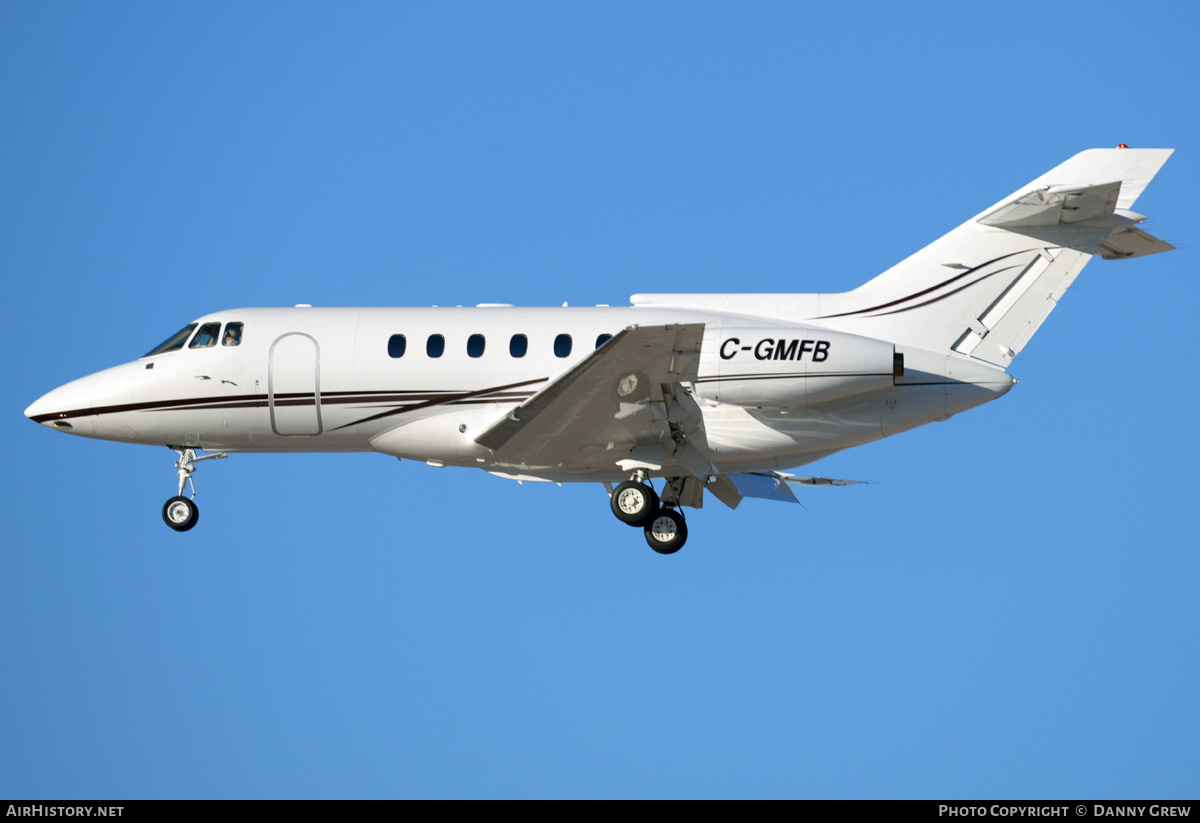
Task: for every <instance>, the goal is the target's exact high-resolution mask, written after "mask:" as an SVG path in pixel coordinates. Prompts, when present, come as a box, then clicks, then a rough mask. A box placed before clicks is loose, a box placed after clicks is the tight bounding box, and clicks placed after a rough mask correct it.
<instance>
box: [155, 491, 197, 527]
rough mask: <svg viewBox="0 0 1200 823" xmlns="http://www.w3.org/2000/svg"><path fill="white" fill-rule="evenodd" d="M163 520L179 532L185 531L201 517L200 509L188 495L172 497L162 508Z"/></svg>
mask: <svg viewBox="0 0 1200 823" xmlns="http://www.w3.org/2000/svg"><path fill="white" fill-rule="evenodd" d="M162 518H163V522H164V523H166V524H167V525H168V526H170V527H171V528H172V529H174V530H175V531H177V532H185V531H187V530H188V529H190V528H191V527H192V526H195V525H196V522H197V521H198V520H199V519H200V510H199V509H198V508H196V504H195V503H193V502H192V501H191V500H188V499H187V498H186V497H172V498H171V499H170V500H168V501H167V502H166V503H163V508H162Z"/></svg>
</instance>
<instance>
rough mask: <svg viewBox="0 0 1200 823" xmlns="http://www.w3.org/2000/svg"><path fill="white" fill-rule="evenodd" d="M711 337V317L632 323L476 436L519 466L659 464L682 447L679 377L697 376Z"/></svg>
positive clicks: (683, 379)
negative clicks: (675, 431)
mask: <svg viewBox="0 0 1200 823" xmlns="http://www.w3.org/2000/svg"><path fill="white" fill-rule="evenodd" d="M703 336H704V324H703V323H691V324H675V325H669V326H633V327H630V328H628V329H625V330H624V331H622V332H621V333H620V334H618V335H617V336H616V337H614V338H613V339H612V340H610V341H608V342H607V343H605V344H604V345H603V346H601V347H600V348H599V349H597V350H596V351H594V352H592V353H591V354H590V355H588V356H587V357H586V358H585V359H584V360H582V361H580V362H579V363H578V364H576V365H575V366H574V367H573V368H571V369H570V370H569V371H568V372H567V373H566V374H563V375H562V376H560V377H559V378H558V379H556V380H554V381H553V382H552V383H550V384H549V385H548V386H546V387H545V388H544V389H542V390H541V391H540V392H538V393H537V394H535V395H534V396H533V397H530V398H529V399H528V400H526V401H525V402H524V403H522V404H521V405H520V406H518V407H517V408H515V409H513V410H512V411H511V412H509V413H508V414H507V415H505V416H504V417H502V418H501V419H500V420H497V421H496V422H495V423H494V424H492V425H491V426H490V427H489V428H488V429H487V431H485V432H483V434H481V435H479V437H477V438H475V442H477V443H479V444H480V445H482V446H485V447H487V448H489V449H492V450H493V451H495V452H496V457H497V458H498V459H499V460H500V461H501V462H503V463H510V464H516V465H538V466H556V467H562V468H566V469H572V468H579V469H587V468H593V469H594V468H600V467H603V466H606V465H611V466H614V467H616V466H617V464H618V461H621V460H623V459H625V458H627V457H628V458H630V459H635V460H637V461H642V458H643V456H652V457H653V458H656V459H650V460H649V462H651V463H658V462H659V460H661V459H664V458H666V457H669V456H670V455H672V454H674V453H675V451H676V445H677V444H676V442H675V440H674V439H673V438H672V426H675V427H676V428H678V427H679V423H678V422H676V421H674V420H673V419H672V418H675V417H678V416H679V415H678V414H677V413H676V410H675V408H674V406H675V405H676V402H675V401H673V399H672V398H673V395H676V394H677V384H679V383H681V382H692V381H694V380H695V379H696V371H697V368H698V366H699V362H700V343H701V340H702V339H703ZM689 423H690V424H691V425H692V426H698V425H700V421H689ZM659 444H661V446H662V448H661V449H660V448H658V445H659ZM635 447H639V448H638V451H637V452H636V453H633V454H631V452H632V451H633V449H634V448H635ZM651 452H653V453H654V454H653V455H651ZM659 455H661V457H659ZM643 462H644V461H643Z"/></svg>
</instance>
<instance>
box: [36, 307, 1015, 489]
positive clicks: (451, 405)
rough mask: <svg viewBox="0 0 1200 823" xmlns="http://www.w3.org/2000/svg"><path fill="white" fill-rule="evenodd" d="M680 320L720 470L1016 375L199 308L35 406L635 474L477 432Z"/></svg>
mask: <svg viewBox="0 0 1200 823" xmlns="http://www.w3.org/2000/svg"><path fill="white" fill-rule="evenodd" d="M671 323H703V324H704V341H703V346H702V353H701V361H700V369H699V378H698V379H697V380H696V381H695V384H694V385H692V386H689V387H688V390H689V392H690V393H691V394H692V395H693V396H694V397H695V398H696V400H697V402H698V404H699V406H700V408H701V410H702V412H703V416H704V427H705V430H706V431H707V437H708V447H709V448H710V450H711V451H712V454H713V464H714V465H715V466H716V467H717V468H718V469H719V470H720V471H722V472H744V471H760V470H769V469H780V468H789V467H793V466H798V465H802V464H804V463H808V462H811V461H812V460H815V459H817V458H819V457H822V456H824V455H827V454H830V453H833V452H835V451H839V450H841V449H844V448H848V447H850V446H855V445H859V444H862V443H866V442H870V441H872V440H877V439H879V438H882V437H885V436H888V435H891V434H895V433H897V432H900V431H905V430H907V429H911V428H914V427H916V426H920V425H923V424H925V423H928V422H931V421H935V420H942V419H945V418H947V417H949V416H951V415H953V414H956V413H958V412H960V411H963V410H965V409H969V408H972V407H974V406H978V405H980V404H982V403H985V402H987V401H989V400H992V399H995V398H996V397H999V396H1000V395H1002V394H1004V393H1005V392H1006V391H1007V390H1008V389H1009V388H1011V386H1012V385H1013V382H1014V381H1013V380H1012V379H1011V378H1010V377H1009V376H1008V375H1007V374H1006V373H1005V372H1004V371H1003V370H1002V369H999V368H997V367H994V366H991V365H989V364H986V363H982V362H980V361H978V360H974V359H972V358H969V357H964V356H961V355H957V354H948V353H935V352H929V351H923V350H920V349H915V348H912V347H896V346H893V345H892V344H891V343H889V342H886V341H879V340H872V339H870V338H864V337H858V336H854V335H849V334H846V333H844V332H838V331H834V330H830V329H822V328H821V327H819V326H815V325H812V324H786V323H781V322H780V321H778V320H776V319H765V318H758V317H750V316H745V315H735V314H721V313H716V312H709V311H696V310H690V309H670V308H657V307H655V308H650V307H636V306H630V307H608V306H598V307H547V308H518V307H511V306H484V307H469V308H461V307H456V308H437V307H434V308H309V307H297V308H246V309H234V310H230V311H220V312H216V313H213V314H209V315H205V316H204V317H201V318H198V319H196V320H195V321H193V323H191V324H189V327H190V332H188V333H187V334H186V335H180V336H179V339H178V341H177V342H176V343H175V344H174V346H173V347H168V348H170V349H171V350H165V351H159V352H158V353H151V354H150V355H147V356H144V357H142V358H139V359H137V360H134V361H132V362H129V363H125V364H122V365H119V366H116V367H114V368H111V369H107V370H104V371H101V372H97V373H95V374H92V375H89V376H87V377H84V378H81V379H79V380H76V381H73V382H71V383H68V384H66V385H64V386H61V387H59V388H57V389H55V390H53V391H51V392H49V393H48V394H46V395H45V396H43V397H42V398H40V399H39V400H37V401H36V402H35V403H34V404H33V405H31V406H30V407H29V408H28V409H27V410H26V415H27V416H29V417H30V418H31V419H33V420H34V421H36V422H39V423H42V424H44V425H47V426H50V427H53V428H56V429H59V430H61V431H65V432H68V433H71V434H76V435H81V436H85V437H94V438H99V439H105V440H114V441H120V442H127V443H141V444H147V445H160V446H161V445H168V446H171V447H175V448H181V447H182V448H200V449H205V450H208V451H217V452H271V451H287V452H305V451H382V452H384V453H387V454H392V455H394V456H397V457H402V458H411V459H419V460H424V461H428V462H430V463H433V464H435V465H462V466H473V467H478V468H484V469H486V470H489V471H494V472H498V473H502V474H504V473H508V474H513V475H524V476H536V477H539V478H545V479H556V480H605V479H620V478H622V477H623V476H625V475H626V474H627V473H626V472H623V471H621V470H620V469H619V468H617V467H616V466H615V465H613V463H612V461H611V460H607V459H599V460H596V461H594V463H586V464H579V463H573V464H571V465H549V464H547V465H540V466H539V465H533V466H531V465H529V464H523V465H521V466H511V465H506V464H505V463H504V462H503V460H502V459H498V458H497V457H496V456H495V455H494V454H492V453H491V452H490V451H489V450H488V449H486V448H484V447H483V446H480V445H478V444H476V443H475V442H474V437H475V436H476V435H478V434H479V433H481V432H482V431H483V430H484V429H485V428H486V427H487V426H488V425H489V424H490V423H492V422H494V421H496V420H498V419H500V418H501V417H503V415H505V414H506V413H508V412H509V411H510V410H512V409H513V408H514V407H516V406H517V405H518V404H520V403H521V402H523V401H524V400H526V399H527V398H529V397H531V396H532V395H534V394H535V393H536V392H538V391H539V390H541V389H543V388H545V387H546V386H547V385H549V384H550V383H551V382H552V381H554V379H555V378H556V377H558V376H559V375H561V374H563V373H564V372H565V371H567V370H568V369H569V368H571V367H572V366H573V365H575V364H577V363H578V362H579V361H581V360H582V359H583V358H585V357H587V356H588V355H589V354H591V353H592V352H593V351H595V350H596V349H597V348H598V347H599V346H601V345H603V344H604V342H606V341H607V340H608V339H609V338H610V337H611V336H612V335H616V334H617V333H619V332H620V331H621V330H622V329H624V328H626V327H629V326H632V325H643V326H644V325H655V324H671ZM234 330H236V331H237V335H236V339H233V335H232V333H233V331H234ZM161 348H162V347H160V349H161ZM417 424H419V425H417ZM384 435H387V436H384Z"/></svg>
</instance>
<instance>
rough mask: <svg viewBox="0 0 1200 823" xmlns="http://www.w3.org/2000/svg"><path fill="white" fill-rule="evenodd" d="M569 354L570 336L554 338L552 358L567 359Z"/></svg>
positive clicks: (562, 335) (563, 335) (561, 335)
mask: <svg viewBox="0 0 1200 823" xmlns="http://www.w3.org/2000/svg"><path fill="white" fill-rule="evenodd" d="M570 354H571V335H569V334H560V335H559V336H558V337H556V338H554V356H555V357H568V356H570Z"/></svg>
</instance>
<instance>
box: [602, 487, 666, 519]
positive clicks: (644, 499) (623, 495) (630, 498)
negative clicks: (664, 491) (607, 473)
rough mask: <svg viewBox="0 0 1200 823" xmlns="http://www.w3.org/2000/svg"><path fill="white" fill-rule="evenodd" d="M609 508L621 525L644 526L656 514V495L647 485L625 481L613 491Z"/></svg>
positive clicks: (652, 488)
mask: <svg viewBox="0 0 1200 823" xmlns="http://www.w3.org/2000/svg"><path fill="white" fill-rule="evenodd" d="M609 507H610V508H611V509H612V513H613V514H615V515H616V516H617V519H618V520H620V521H621V522H622V523H626V524H628V525H630V526H644V525H646V524H647V523H649V522H650V520H651V518H653V517H654V515H656V514H658V495H657V494H655V492H654V487H653V486H651V485H649V484H648V483H638V482H636V481H633V480H626V481H625V482H624V483H622V484H621V485H619V486H617V487H616V488H615V489H613V493H612V497H611V498H609Z"/></svg>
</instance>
